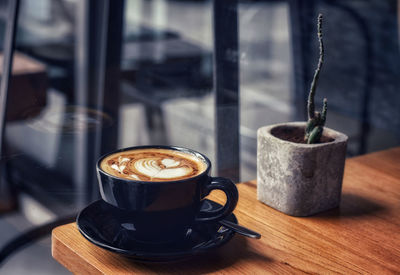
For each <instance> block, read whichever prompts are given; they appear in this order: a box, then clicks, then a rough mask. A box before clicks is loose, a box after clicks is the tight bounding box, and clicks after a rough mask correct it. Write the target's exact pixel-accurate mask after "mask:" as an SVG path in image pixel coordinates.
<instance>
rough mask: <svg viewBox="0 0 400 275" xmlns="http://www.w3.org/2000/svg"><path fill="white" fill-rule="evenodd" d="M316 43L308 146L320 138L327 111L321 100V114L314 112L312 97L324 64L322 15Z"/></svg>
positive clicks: (309, 102) (308, 104) (309, 112)
mask: <svg viewBox="0 0 400 275" xmlns="http://www.w3.org/2000/svg"><path fill="white" fill-rule="evenodd" d="M318 41H319V60H318V66H317V69H316V70H315V73H314V78H313V80H312V82H311V89H310V93H309V95H308V101H307V111H308V121H307V125H306V129H305V135H304V141H306V142H307V143H308V144H312V143H318V142H319V141H320V139H321V137H322V132H323V130H324V125H325V121H326V112H327V110H328V101H327V99H326V98H324V100H323V108H322V112H321V113H320V112H316V111H315V105H314V96H315V90H316V85H317V81H318V78H319V73H320V71H321V68H322V64H323V62H324V44H323V42H322V14H319V15H318Z"/></svg>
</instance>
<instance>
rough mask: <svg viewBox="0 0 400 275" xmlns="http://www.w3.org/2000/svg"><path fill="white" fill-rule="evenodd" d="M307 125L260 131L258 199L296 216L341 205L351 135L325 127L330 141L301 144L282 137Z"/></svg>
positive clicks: (258, 140)
mask: <svg viewBox="0 0 400 275" xmlns="http://www.w3.org/2000/svg"><path fill="white" fill-rule="evenodd" d="M304 128H305V122H290V123H283V124H275V125H271V126H266V127H262V128H260V129H258V132H257V142H258V144H257V197H258V200H260V201H261V202H263V203H265V204H267V205H269V206H271V207H273V208H275V209H277V210H279V211H281V212H283V213H286V214H288V215H292V216H309V215H313V214H316V213H319V212H322V211H325V210H328V209H331V208H335V207H337V206H339V203H340V196H341V190H342V179H343V171H344V162H345V157H346V146H347V139H348V138H347V136H346V135H344V134H342V133H339V132H337V131H334V130H332V129H329V128H326V127H324V132H323V136H324V138H325V139H330V141H329V142H325V143H319V144H301V143H295V142H291V141H286V140H283V139H281V138H280V136H282V133H283V134H286V135H287V134H290V133H291V131H293V130H296V129H297V130H299V129H304Z"/></svg>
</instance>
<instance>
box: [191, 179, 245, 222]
mask: <svg viewBox="0 0 400 275" xmlns="http://www.w3.org/2000/svg"><path fill="white" fill-rule="evenodd" d="M214 189H218V190H222V191H223V192H224V193H225V194H226V203H225V205H224V206H223V207H221V208H220V209H216V210H208V211H207V210H201V211H200V212H199V214H198V216H197V218H196V222H213V221H220V220H222V219H224V218H225V217H226V216H228V215H229V214H231V213H232V212H233V210H234V209H235V207H236V204H237V202H238V199H239V193H238V190H237V188H236V185H235V184H234V183H233V182H232V181H231V180H230V179H227V178H221V177H215V178H211V181H210V182H209V183H208V184H207V185H206V186H205V190H204V197H205V196H207V195H208V194H210V193H211V191H212V190H214Z"/></svg>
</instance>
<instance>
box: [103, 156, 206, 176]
mask: <svg viewBox="0 0 400 275" xmlns="http://www.w3.org/2000/svg"><path fill="white" fill-rule="evenodd" d="M100 166H101V169H102V170H104V171H105V172H107V173H109V174H111V175H113V176H117V177H122V178H126V179H131V180H141V181H169V180H177V179H184V178H189V177H193V176H195V175H198V174H200V173H202V172H203V171H204V170H205V169H206V164H205V163H204V162H203V161H202V160H200V159H198V158H197V157H195V156H193V155H191V154H188V153H183V152H180V151H174V150H167V149H154V148H151V149H137V150H130V151H124V152H121V153H115V154H112V155H110V156H108V157H106V158H105V159H104V160H103V161H102V162H101V164H100Z"/></svg>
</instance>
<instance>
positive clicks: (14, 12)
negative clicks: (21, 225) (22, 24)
mask: <svg viewBox="0 0 400 275" xmlns="http://www.w3.org/2000/svg"><path fill="white" fill-rule="evenodd" d="M19 4H20V1H19V0H9V1H8V7H7V8H8V11H7V13H5V14H4V13H3V15H5V16H4V17H5V18H4V19H6V20H7V22H6V30H5V37H4V48H3V72H2V76H1V83H0V203H1V208H2V210H4V209H12V208H13V207H15V205H16V198H15V194H14V192H13V188H12V186H11V184H10V183H9V182H7V169H6V163H5V160H4V155H5V141H4V139H5V125H6V118H7V101H8V90H9V89H8V88H9V81H10V75H11V72H12V61H13V54H14V44H15V33H16V26H17V22H18V11H19Z"/></svg>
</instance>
